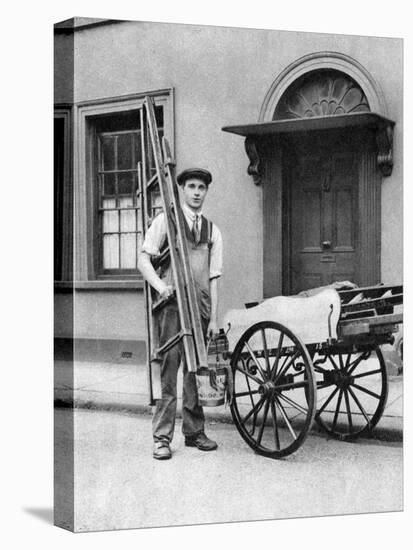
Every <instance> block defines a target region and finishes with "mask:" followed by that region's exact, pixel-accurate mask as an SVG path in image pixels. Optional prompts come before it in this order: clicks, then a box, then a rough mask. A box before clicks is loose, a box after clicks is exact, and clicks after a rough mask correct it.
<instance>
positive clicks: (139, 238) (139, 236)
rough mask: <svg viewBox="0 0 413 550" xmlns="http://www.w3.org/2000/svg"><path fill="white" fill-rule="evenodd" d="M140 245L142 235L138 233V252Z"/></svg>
mask: <svg viewBox="0 0 413 550" xmlns="http://www.w3.org/2000/svg"><path fill="white" fill-rule="evenodd" d="M142 244H143V237H142V233H138V252H140V251H141V248H142Z"/></svg>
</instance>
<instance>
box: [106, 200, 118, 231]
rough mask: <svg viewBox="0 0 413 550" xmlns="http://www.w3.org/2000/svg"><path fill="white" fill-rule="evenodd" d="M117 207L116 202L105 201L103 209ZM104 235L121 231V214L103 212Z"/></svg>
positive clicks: (112, 211) (114, 211)
mask: <svg viewBox="0 0 413 550" xmlns="http://www.w3.org/2000/svg"><path fill="white" fill-rule="evenodd" d="M114 206H115V200H113V199H112V200H104V201H103V208H110V207H114ZM102 215H103V226H102V227H103V233H114V232H118V231H119V222H118V220H119V213H118V212H117V211H116V210H108V211H107V212H103V214H102Z"/></svg>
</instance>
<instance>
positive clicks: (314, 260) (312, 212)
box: [289, 140, 359, 294]
mask: <svg viewBox="0 0 413 550" xmlns="http://www.w3.org/2000/svg"><path fill="white" fill-rule="evenodd" d="M318 145H319V146H318V147H317V151H311V147H310V148H309V149H310V150H308V149H306V150H304V151H303V150H301V151H299V153H298V155H297V156H296V157H295V162H294V166H292V167H291V173H290V208H289V210H290V286H291V288H290V292H291V294H295V293H298V292H300V291H301V290H304V289H309V288H314V287H318V286H322V285H327V284H329V283H332V282H334V281H340V280H350V281H353V282H356V283H359V280H358V279H359V276H358V265H357V263H358V254H359V244H358V243H359V235H358V227H359V213H358V187H359V184H358V179H359V176H358V174H359V156H358V155H357V153H355V152H354V151H345V150H344V151H343V150H335V149H334V147H332V146H331V144H330V143H329V142H328V140H322V143H318Z"/></svg>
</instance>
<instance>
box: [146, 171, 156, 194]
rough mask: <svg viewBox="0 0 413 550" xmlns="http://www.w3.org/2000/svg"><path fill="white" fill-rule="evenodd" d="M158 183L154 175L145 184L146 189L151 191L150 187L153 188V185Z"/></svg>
mask: <svg viewBox="0 0 413 550" xmlns="http://www.w3.org/2000/svg"><path fill="white" fill-rule="evenodd" d="M157 183H158V174H155V175H154V176H152V177H151V179H150V180H149V181H148V183H147V184H146V189H149V190H150V189H151V187H154V186H155V184H157Z"/></svg>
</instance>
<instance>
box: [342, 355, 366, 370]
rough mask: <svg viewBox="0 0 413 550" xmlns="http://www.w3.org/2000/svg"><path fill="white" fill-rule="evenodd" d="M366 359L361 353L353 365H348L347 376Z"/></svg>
mask: <svg viewBox="0 0 413 550" xmlns="http://www.w3.org/2000/svg"><path fill="white" fill-rule="evenodd" d="M364 359H366V356H365V354H364V353H361V354H360V355H359V356H358V357H357V359H355V361H354V363H352V364H351V365H350V368H349V370H348V371H347V374H348V375H350V374H351V373H352V372H354V371H355V369H356V368H357V367H358V366H359V364H360V363H361V362H362V361H364Z"/></svg>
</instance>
